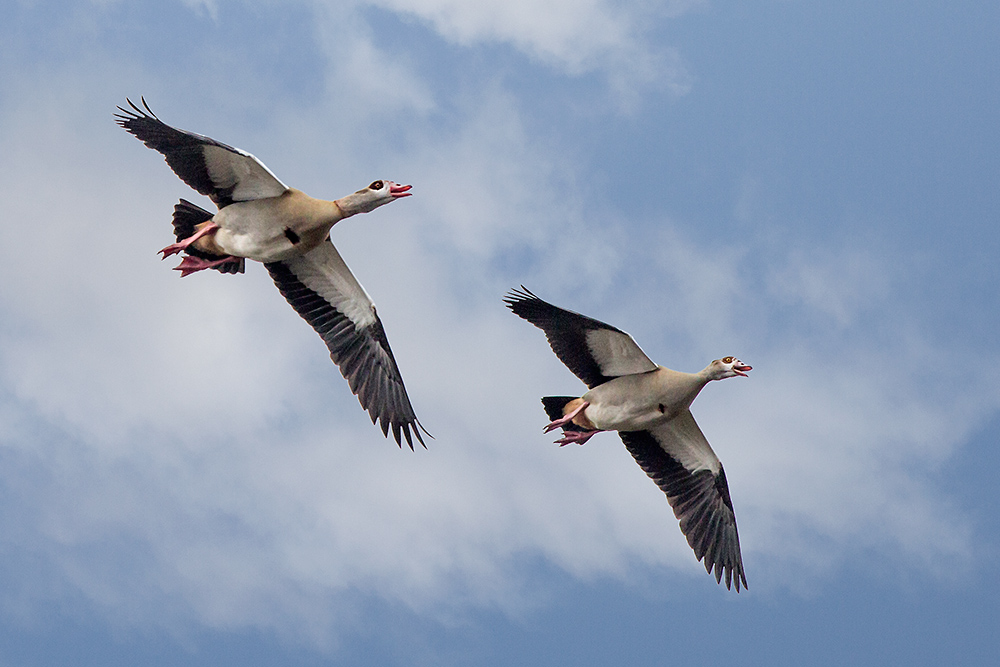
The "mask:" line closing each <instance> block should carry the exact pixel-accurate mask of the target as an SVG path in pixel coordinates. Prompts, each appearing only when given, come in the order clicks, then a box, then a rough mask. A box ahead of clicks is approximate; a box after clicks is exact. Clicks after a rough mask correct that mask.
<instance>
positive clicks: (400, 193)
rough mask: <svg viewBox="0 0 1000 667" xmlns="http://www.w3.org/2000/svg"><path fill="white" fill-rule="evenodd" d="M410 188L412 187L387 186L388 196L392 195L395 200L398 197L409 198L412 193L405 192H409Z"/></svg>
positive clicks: (391, 184) (393, 184)
mask: <svg viewBox="0 0 1000 667" xmlns="http://www.w3.org/2000/svg"><path fill="white" fill-rule="evenodd" d="M412 187H413V186H412V185H397V184H395V183H390V184H389V194H390V195H392V196H393V197H394V198H396V199H398V198H400V197H409V196H410V195H412V194H413V193H412V192H407V190H409V189H410V188H412Z"/></svg>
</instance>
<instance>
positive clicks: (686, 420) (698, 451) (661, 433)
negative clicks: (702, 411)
mask: <svg viewBox="0 0 1000 667" xmlns="http://www.w3.org/2000/svg"><path fill="white" fill-rule="evenodd" d="M649 432H650V433H651V434H652V435H653V437H654V438H655V439H656V442H658V443H660V447H662V448H663V451H665V452H666V453H667V454H670V456H672V457H674V458H675V459H677V461H679V462H680V464H681V465H682V466H684V467H685V468H686V469H687V470H688V471H690V472H691V473H696V472H698V471H699V470H708V471H710V472H711V473H712V474H718V472H719V468H720V467H721V466H722V464H721V463H719V457H718V456H716V455H715V452H714V451H712V446H711V445H709V444H708V440H707V439H706V438H705V435H704V434H703V433H702V432H701V429H700V428H698V423H697V422H696V421H695V420H694V415H692V414H691V411H690V410H685V411H683V412H682V413H680V414H679V415H677V416H676V417H674V418H673V419H671V420H670V421H668V422H667V423H665V424H661V425H659V426H656V427H655V428H651V429H649Z"/></svg>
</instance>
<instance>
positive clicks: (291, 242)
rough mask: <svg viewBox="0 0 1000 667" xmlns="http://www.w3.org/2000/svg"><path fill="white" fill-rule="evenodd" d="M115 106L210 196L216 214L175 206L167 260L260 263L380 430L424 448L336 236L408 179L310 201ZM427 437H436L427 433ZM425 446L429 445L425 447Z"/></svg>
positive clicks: (236, 160)
mask: <svg viewBox="0 0 1000 667" xmlns="http://www.w3.org/2000/svg"><path fill="white" fill-rule="evenodd" d="M127 101H128V104H129V106H130V107H131V110H130V109H125V108H123V107H118V109H119V110H120V111H121V112H122V113H120V114H115V118H116V119H117V123H118V124H119V125H120V126H121V127H123V128H125V129H126V130H127V131H128V132H130V133H131V134H132V135H134V136H135V137H136V138H138V139H139V140H140V141H142V142H143V143H144V144H146V145H147V146H148V147H150V148H152V149H154V150H157V151H159V152H160V153H163V155H164V156H165V157H166V160H167V164H168V165H170V168H171V169H172V170H173V171H174V173H175V174H177V176H179V177H180V179H181V180H182V181H184V182H185V183H187V184H188V185H189V186H191V187H192V188H194V189H195V190H197V191H198V192H199V193H201V194H203V195H207V196H208V197H209V198H211V200H212V201H213V202H215V204H216V206H218V208H219V211H218V212H217V213H215V214H212V213H211V212H209V211H206V210H205V209H203V208H200V207H199V206H196V205H195V204H192V203H191V202H189V201H186V200H184V199H181V200H180V203H179V204H177V205H176V206H174V216H173V225H174V234H175V236H176V238H177V242H176V243H173V244H171V245H168V246H167V247H166V248H164V249H163V250H161V251H160V252H162V253H163V256H164V258H166V257H168V256H170V255H172V254H175V253H178V252H183V253H184V258H183V260H182V261H181V264H180V266H178V267H177V269H178V270H180V272H181V276H186V275H189V274H191V273H194V272H195V271H201V270H203V269H209V268H211V269H215V270H217V271H221V272H223V273H242V272H243V270H244V260H245V259H253V260H257V261H258V262H262V263H263V264H264V266H265V267H266V268H267V270H268V272H269V273H270V274H271V278H273V279H274V283H275V284H276V285H277V286H278V289H279V290H280V291H281V294H282V295H283V296H284V297H285V299H287V300H288V303H290V304H291V305H292V308H294V309H295V311H296V312H297V313H298V314H299V315H301V316H302V318H303V319H305V320H306V322H308V323H309V324H310V325H311V326H312V327H313V329H315V330H316V332H317V333H318V334H319V335H320V337H321V338H322V339H323V341H324V342H325V343H326V346H327V347H328V348H329V350H330V357H331V358H332V359H333V361H334V363H335V364H337V366H339V367H340V372H341V373H342V374H343V375H344V377H345V378H346V379H347V381H348V383H349V384H350V387H351V391H352V392H354V393H355V394H356V395H357V396H358V400H359V401H360V402H361V406H362V407H363V408H364V409H365V410H367V411H368V414H369V415H370V416H371V419H372V423H373V424H374V423H375V422H376V421H378V423H379V426H380V427H381V429H382V433H383V435H385V436H386V437H388V434H389V429H390V428H392V434H393V437H394V438H395V440H396V443H397V444H399V446H400V447H402V440H401V437H400V433H401V432H402V436H403V437H405V438H406V443H407V444H408V445H409V446H410V449H413V440H412V437H411V434H410V432H411V430H412V432H413V434H414V435H416V438H417V441H418V442H420V444H421V445H424V441H423V438H422V437H421V435H420V431H421V430H424V433H427V431H426V430H425V429H423V426H422V425H421V424H420V422H419V421H417V417H416V415H415V414H414V412H413V407H412V406H411V405H410V399H409V398H408V397H407V395H406V388H405V387H404V386H403V378H402V376H401V375H400V373H399V367H398V366H397V365H396V360H395V359H394V358H393V356H392V350H391V349H389V341H388V339H386V336H385V330H384V329H383V328H382V322H381V320H379V317H378V314H377V313H376V311H375V305H374V304H373V303H372V300H371V297H369V296H368V293H367V292H365V289H364V288H363V287H362V286H361V284H360V283H358V281H357V279H356V278H355V277H354V275H353V274H352V273H351V270H350V269H349V268H347V264H345V263H344V260H343V259H342V258H341V257H340V253H338V252H337V249H336V248H335V247H334V246H333V243H332V242H331V241H330V229H331V228H332V227H333V225H334V224H336V223H337V222H338V221H340V220H342V219H343V218H346V217H349V216H352V215H355V214H357V213H366V212H368V211H372V210H374V209H376V208H378V207H379V206H382V205H383V204H388V203H389V202H391V201H395V200H396V199H399V198H401V197H407V196H409V194H410V193H409V192H408V190H409V189H410V187H411V186H409V185H397V184H396V183H393V182H392V181H384V180H379V181H375V182H374V183H372V184H371V185H369V186H368V187H367V188H364V189H362V190H358V191H357V192H355V193H354V194H351V195H347V196H346V197H341V198H340V199H337V200H336V201H325V200H322V199H313V198H312V197H310V196H308V195H306V194H305V193H303V192H301V191H299V190H296V189H295V188H289V187H287V186H286V185H285V184H284V183H282V182H281V181H280V180H278V177H277V176H275V175H274V174H273V173H271V171H270V170H269V169H268V168H267V167H265V166H264V165H263V164H262V163H261V162H260V161H259V160H258V159H257V158H255V157H254V156H253V155H251V154H249V153H247V152H245V151H242V150H240V149H238V148H233V147H232V146H227V145H226V144H223V143H221V142H218V141H215V140H214V139H210V138H209V137H204V136H202V135H200V134H195V133H193V132H186V131H184V130H179V129H177V128H174V127H171V126H169V125H167V124H165V123H163V122H162V121H160V119H159V118H157V117H156V115H155V114H153V112H152V111H151V110H150V108H149V106H148V105H147V104H146V100H145V99H143V100H142V105H143V107H145V110H143V109H140V108H139V107H137V106H136V105H135V104H133V103H132V101H131V100H127ZM427 435H428V436H429V435H430V434H429V433H427ZM424 447H426V445H424Z"/></svg>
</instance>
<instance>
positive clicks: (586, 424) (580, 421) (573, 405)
mask: <svg viewBox="0 0 1000 667" xmlns="http://www.w3.org/2000/svg"><path fill="white" fill-rule="evenodd" d="M581 405H583V399H582V398H574V399H573V400H572V401H570V402H569V403H567V404H566V405H564V406H563V416H564V417H565V416H566V415H568V414H569V413H571V412H573V411H574V410H576V409H577V408H578V407H580V406H581ZM585 412H586V410H581V411H580V414H578V415H577V416H576V417H573V423H574V424H576V425H577V426H579V427H580V428H585V429H587V430H588V431H594V430H596V429H597V427H596V426H594V424H593V422H591V421H590V420H589V419H587V415H585V414H584V413H585Z"/></svg>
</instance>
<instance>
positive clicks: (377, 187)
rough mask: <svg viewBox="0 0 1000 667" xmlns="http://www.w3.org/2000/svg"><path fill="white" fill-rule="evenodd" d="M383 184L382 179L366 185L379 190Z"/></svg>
mask: <svg viewBox="0 0 1000 667" xmlns="http://www.w3.org/2000/svg"><path fill="white" fill-rule="evenodd" d="M384 185H385V183H383V182H382V181H375V182H374V183H372V184H371V185H369V186H368V187H369V189H371V190H381V189H382V187H383V186H384Z"/></svg>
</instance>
